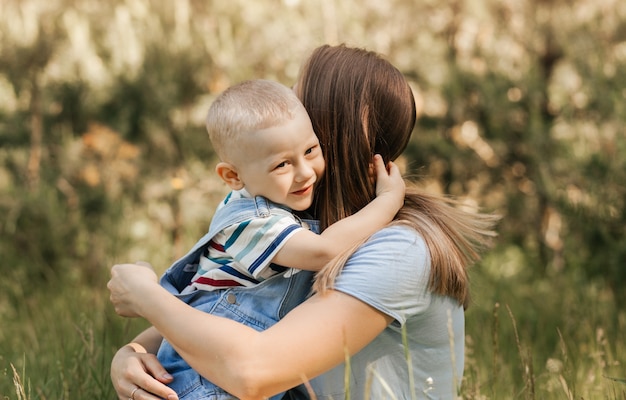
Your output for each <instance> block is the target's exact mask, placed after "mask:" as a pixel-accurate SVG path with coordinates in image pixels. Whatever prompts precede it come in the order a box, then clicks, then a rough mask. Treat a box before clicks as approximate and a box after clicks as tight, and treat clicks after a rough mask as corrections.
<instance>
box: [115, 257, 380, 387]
mask: <svg viewBox="0 0 626 400" xmlns="http://www.w3.org/2000/svg"><path fill="white" fill-rule="evenodd" d="M109 289H110V290H111V300H112V301H113V304H114V305H115V308H116V311H117V312H118V313H119V314H121V315H126V316H135V315H141V316H143V317H144V318H146V319H148V320H149V321H150V322H151V323H152V324H153V325H154V326H155V327H156V328H157V329H158V331H159V332H161V333H162V334H163V336H164V337H165V338H167V339H168V340H169V341H170V342H171V343H172V344H173V345H174V347H175V348H176V350H177V351H178V352H179V353H180V355H181V356H182V357H183V358H184V359H185V360H186V361H187V362H188V363H189V365H190V366H191V367H192V368H194V369H195V370H196V371H197V372H199V373H200V374H201V375H203V376H205V377H206V378H207V379H209V380H210V381H212V382H213V383H215V384H216V385H218V386H220V387H222V388H223V389H225V390H227V391H229V392H230V393H232V394H233V395H235V396H237V397H239V398H241V399H261V398H264V397H266V396H271V395H273V394H276V393H279V392H281V391H284V390H286V389H289V388H291V387H293V386H296V385H297V384H299V383H302V382H305V381H307V380H309V379H311V378H313V377H315V376H317V375H319V374H321V373H323V372H325V371H328V370H329V369H331V368H332V367H334V366H336V365H338V364H340V363H341V362H342V361H344V359H345V356H346V353H347V354H350V355H352V354H354V353H356V352H357V351H359V350H360V349H361V348H363V347H364V346H365V345H366V344H368V343H369V342H370V341H372V340H373V339H374V338H375V337H376V336H377V335H378V334H379V333H380V332H382V331H383V330H384V329H385V327H386V326H387V325H388V324H389V323H390V322H391V321H392V318H391V317H389V316H387V315H386V314H384V313H382V312H380V311H378V310H376V309H374V308H372V307H371V306H369V305H367V304H365V303H363V302H361V301H359V300H357V299H356V298H354V297H351V296H349V295H347V294H343V293H341V292H337V291H332V290H331V291H329V292H328V293H327V294H325V295H323V296H322V295H315V296H313V297H312V298H310V299H309V300H307V301H306V302H304V303H303V304H301V305H300V306H298V307H297V308H296V309H294V310H293V311H291V312H290V313H289V314H288V315H287V316H286V317H285V318H283V319H282V320H281V321H280V322H279V323H277V324H276V325H274V326H273V327H271V328H269V329H267V330H266V331H263V332H257V331H255V330H254V329H251V328H249V327H246V326H244V325H242V324H239V323H237V322H235V321H232V320H228V319H225V318H221V317H216V316H213V315H210V314H206V313H203V312H201V311H199V310H196V309H194V308H192V307H189V306H188V305H187V304H185V303H183V302H181V301H179V300H178V299H176V298H175V297H174V296H172V295H170V294H169V293H168V292H167V291H166V290H165V289H163V288H162V287H160V286H159V285H157V284H156V275H155V274H154V272H153V271H152V270H151V269H149V268H145V267H144V268H139V267H138V266H137V265H133V264H122V265H116V266H114V267H113V269H112V278H111V281H110V282H109Z"/></svg>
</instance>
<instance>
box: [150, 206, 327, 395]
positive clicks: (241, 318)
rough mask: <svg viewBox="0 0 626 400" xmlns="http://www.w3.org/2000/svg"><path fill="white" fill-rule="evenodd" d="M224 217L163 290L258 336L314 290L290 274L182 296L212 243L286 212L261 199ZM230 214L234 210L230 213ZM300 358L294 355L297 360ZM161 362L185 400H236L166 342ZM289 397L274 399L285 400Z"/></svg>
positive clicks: (313, 225)
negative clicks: (233, 228)
mask: <svg viewBox="0 0 626 400" xmlns="http://www.w3.org/2000/svg"><path fill="white" fill-rule="evenodd" d="M224 208H225V209H224V211H225V212H220V213H217V215H216V216H215V217H214V218H213V220H212V221H211V226H210V227H209V231H208V233H207V234H206V235H204V236H203V237H202V239H200V240H199V241H198V242H197V243H196V244H195V245H194V246H193V248H192V249H191V250H190V251H189V253H187V255H185V256H184V257H182V258H181V259H180V260H178V261H176V262H175V263H174V264H173V265H172V266H171V267H170V268H169V269H168V270H167V271H166V272H165V274H164V275H163V276H162V277H161V281H160V283H161V285H162V286H163V287H164V288H166V289H167V290H168V291H169V292H171V293H172V294H174V295H175V296H176V297H178V298H179V299H180V300H182V301H184V302H185V303H187V304H189V305H190V306H192V307H194V308H196V309H198V310H201V311H204V312H206V313H209V314H213V315H217V316H221V317H225V318H228V319H231V320H234V321H238V322H241V323H243V324H244V325H247V326H249V327H251V328H253V329H256V330H257V331H262V330H265V329H267V328H269V327H270V326H272V325H273V324H275V323H276V322H277V321H278V320H279V319H281V318H282V317H284V316H285V315H286V314H287V313H288V312H289V311H290V310H292V309H293V308H294V307H296V306H297V305H298V304H300V303H301V302H303V301H304V299H305V298H306V297H307V295H308V294H309V292H310V289H311V278H312V273H311V272H309V271H298V272H297V273H293V272H294V271H293V270H287V272H286V273H280V274H277V275H274V276H272V277H271V278H269V279H266V280H265V281H263V282H261V283H260V284H258V285H256V286H252V287H234V288H227V289H220V290H215V291H203V290H197V291H195V292H192V293H189V294H184V295H183V294H180V292H181V291H182V290H183V289H184V288H185V287H187V285H188V284H189V283H190V281H191V279H192V277H193V276H194V275H195V273H196V271H197V268H198V260H199V257H200V256H201V254H202V252H203V251H204V250H205V249H206V247H207V245H208V242H209V241H210V239H211V238H212V237H213V236H215V235H216V234H217V233H218V232H219V231H221V230H222V229H224V228H225V227H227V226H229V225H232V224H235V223H238V222H241V221H244V220H246V219H250V218H253V217H269V216H270V213H285V212H289V213H291V212H290V211H289V210H288V209H286V208H284V207H283V206H280V205H278V204H275V203H272V202H270V201H269V200H267V199H265V198H263V197H260V196H257V197H256V198H254V199H248V198H242V199H236V200H231V201H230V202H229V203H227V204H226V205H225V206H224ZM229 208H230V209H229ZM306 222H307V223H308V224H309V226H310V229H311V230H312V231H314V232H319V224H318V222H317V221H313V220H306ZM295 356H296V355H295V354H294V357H295ZM157 357H158V359H159V361H160V362H161V363H162V364H163V366H164V367H165V369H166V370H167V371H168V372H169V373H170V374H172V376H173V377H174V381H173V382H172V383H171V384H170V385H169V386H170V387H171V388H172V389H173V390H174V391H176V393H178V396H179V398H180V399H181V400H183V399H185V400H196V399H203V400H205V399H207V400H208V399H210V400H223V399H235V397H233V396H232V395H230V394H228V393H227V392H225V391H224V390H222V389H221V388H219V387H217V386H215V385H214V384H213V383H211V382H209V381H208V380H206V379H204V378H203V377H202V376H200V375H199V374H198V373H197V372H195V371H194V370H193V369H191V367H190V366H189V365H188V364H187V363H186V362H185V361H184V360H183V359H182V358H181V357H180V356H179V355H178V353H176V350H174V348H173V347H172V346H171V345H170V343H169V342H167V340H165V339H163V342H162V344H161V347H160V348H159V351H158V354H157ZM284 395H285V394H284V393H281V394H279V395H276V396H273V397H271V399H272V400H277V399H281V398H283V396H284Z"/></svg>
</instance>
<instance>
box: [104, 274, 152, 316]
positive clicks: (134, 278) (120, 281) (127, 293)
mask: <svg viewBox="0 0 626 400" xmlns="http://www.w3.org/2000/svg"><path fill="white" fill-rule="evenodd" d="M154 285H158V283H157V275H156V273H155V272H154V270H153V269H152V266H151V265H150V264H148V263H145V262H137V263H135V264H116V265H114V266H113V267H112V268H111V279H110V280H109V283H108V284H107V287H108V288H109V291H110V292H111V296H110V299H111V303H113V306H114V307H115V312H116V313H117V314H119V315H121V316H123V317H141V316H143V315H142V314H141V311H140V310H141V305H142V301H141V300H142V298H143V295H142V293H143V291H144V290H146V289H149V288H150V287H151V286H154ZM143 305H145V304H143Z"/></svg>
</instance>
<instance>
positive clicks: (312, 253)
mask: <svg viewBox="0 0 626 400" xmlns="http://www.w3.org/2000/svg"><path fill="white" fill-rule="evenodd" d="M374 166H375V168H376V198H375V199H374V200H372V201H371V202H370V203H369V204H368V205H366V206H365V207H363V208H362V209H361V210H360V211H359V212H357V213H356V214H353V215H351V216H349V217H347V218H344V219H342V220H341V221H337V222H335V223H334V224H332V225H331V226H329V227H328V228H326V229H325V230H324V232H322V233H321V234H320V235H317V234H315V233H313V232H311V231H309V230H306V229H302V230H300V231H299V232H297V233H296V234H294V235H293V236H292V237H291V238H289V240H287V242H286V243H285V244H284V245H283V247H282V248H281V249H280V250H279V251H278V253H276V256H274V259H273V260H272V262H274V263H276V264H279V265H282V266H285V267H292V268H299V269H304V270H311V271H319V270H320V269H322V267H323V266H324V265H326V264H327V263H328V262H329V261H330V260H332V259H333V258H335V257H336V256H337V255H339V254H341V253H342V252H344V251H346V250H348V249H349V248H350V247H351V246H353V245H354V244H356V243H358V242H360V241H362V240H365V239H367V238H368V237H369V236H371V235H372V234H374V233H375V232H377V231H378V230H380V229H382V228H383V227H384V226H385V225H387V224H388V223H389V222H391V221H392V220H393V217H394V216H395V215H396V214H397V212H398V210H400V208H401V207H402V205H403V204H404V192H405V185H404V180H403V179H402V176H401V174H400V171H399V170H398V167H397V166H396V165H395V164H394V163H390V166H389V171H387V169H386V168H385V165H384V163H383V161H382V158H381V157H380V156H379V155H376V156H374Z"/></svg>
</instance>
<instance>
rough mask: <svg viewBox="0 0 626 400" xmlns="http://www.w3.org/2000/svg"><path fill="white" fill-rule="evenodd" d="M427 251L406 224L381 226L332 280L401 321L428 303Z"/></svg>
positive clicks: (348, 291)
mask: <svg viewBox="0 0 626 400" xmlns="http://www.w3.org/2000/svg"><path fill="white" fill-rule="evenodd" d="M429 277H430V254H429V252H428V250H427V246H426V243H425V242H424V239H423V238H422V237H421V235H420V234H419V233H418V232H417V231H416V230H415V229H413V228H411V227H408V226H406V225H391V226H388V227H386V228H384V229H381V230H380V231H378V232H377V233H375V234H374V235H372V236H371V237H370V239H369V240H368V241H367V242H365V243H364V244H363V245H362V246H361V247H360V248H359V249H357V251H355V252H354V254H352V256H351V257H350V258H349V259H348V261H347V263H346V265H345V266H344V268H343V270H342V272H341V273H340V274H339V276H338V277H337V280H336V282H335V290H338V291H341V292H344V293H347V294H350V295H352V296H353V297H356V298H358V299H360V300H361V301H363V302H365V303H368V304H369V305H371V306H373V307H374V308H377V309H379V310H380V311H382V312H383V313H385V314H388V315H390V316H392V317H393V318H394V319H396V320H398V321H399V322H401V323H403V322H404V320H405V318H406V315H407V314H409V315H410V314H416V313H418V312H419V311H420V310H423V309H424V308H425V307H427V305H428V304H429V303H430V292H429V290H428V282H429Z"/></svg>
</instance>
